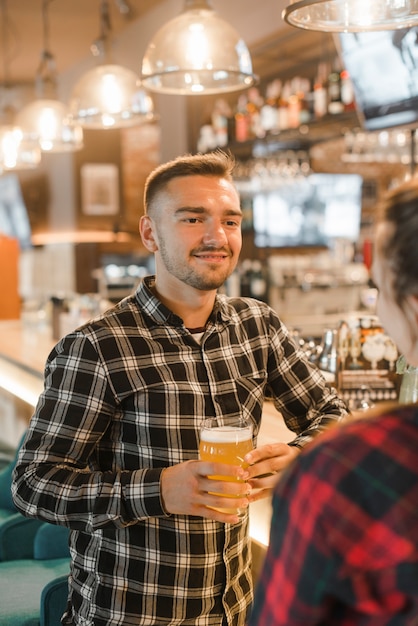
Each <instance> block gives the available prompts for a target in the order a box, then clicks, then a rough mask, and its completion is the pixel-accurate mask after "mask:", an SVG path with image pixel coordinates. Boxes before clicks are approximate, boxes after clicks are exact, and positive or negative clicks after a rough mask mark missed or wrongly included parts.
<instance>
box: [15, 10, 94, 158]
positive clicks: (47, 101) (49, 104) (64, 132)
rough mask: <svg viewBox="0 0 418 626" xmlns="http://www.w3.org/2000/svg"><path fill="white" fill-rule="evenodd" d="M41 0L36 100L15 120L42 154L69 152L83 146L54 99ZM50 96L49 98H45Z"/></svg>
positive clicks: (77, 131)
mask: <svg viewBox="0 0 418 626" xmlns="http://www.w3.org/2000/svg"><path fill="white" fill-rule="evenodd" d="M51 1H52V0H43V4H42V15H43V29H44V49H43V51H42V54H41V63H40V65H39V68H38V71H37V74H36V93H37V95H38V99H36V100H34V101H33V102H31V103H30V104H28V105H26V106H25V107H24V108H23V109H22V110H21V111H20V113H19V114H18V115H17V117H16V121H17V123H18V124H19V126H20V128H21V129H22V131H23V134H24V136H25V137H26V138H27V139H29V140H30V141H36V140H37V141H38V142H39V145H40V147H41V150H42V151H44V152H69V151H70V152H71V151H74V150H80V149H81V148H82V147H83V131H82V128H81V127H80V126H78V125H77V124H75V123H74V121H73V120H72V118H71V116H70V114H69V111H68V109H67V107H66V105H65V104H64V103H62V102H60V101H59V100H58V99H57V98H56V97H55V94H56V68H55V59H54V57H53V55H52V54H51V52H49V49H48V14H47V9H48V5H49V4H50V2H51ZM47 96H50V97H47Z"/></svg>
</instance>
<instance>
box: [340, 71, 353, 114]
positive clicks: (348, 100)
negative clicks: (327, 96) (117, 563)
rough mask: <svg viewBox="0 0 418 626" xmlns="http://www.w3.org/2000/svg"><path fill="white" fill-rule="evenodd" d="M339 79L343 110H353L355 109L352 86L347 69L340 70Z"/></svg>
mask: <svg viewBox="0 0 418 626" xmlns="http://www.w3.org/2000/svg"><path fill="white" fill-rule="evenodd" d="M340 79H341V101H342V103H343V105H344V110H345V111H353V110H354V109H355V106H356V105H355V97H354V87H353V83H352V80H351V77H350V74H349V73H348V72H347V70H342V71H341V74H340Z"/></svg>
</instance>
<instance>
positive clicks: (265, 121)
mask: <svg viewBox="0 0 418 626" xmlns="http://www.w3.org/2000/svg"><path fill="white" fill-rule="evenodd" d="M281 89H282V84H281V81H280V80H279V79H275V80H273V81H272V82H271V83H269V84H268V85H267V87H266V97H265V100H264V103H263V106H262V107H261V111H260V123H261V126H262V128H263V130H264V132H265V133H272V134H275V133H278V132H279V117H278V101H279V97H280V92H281Z"/></svg>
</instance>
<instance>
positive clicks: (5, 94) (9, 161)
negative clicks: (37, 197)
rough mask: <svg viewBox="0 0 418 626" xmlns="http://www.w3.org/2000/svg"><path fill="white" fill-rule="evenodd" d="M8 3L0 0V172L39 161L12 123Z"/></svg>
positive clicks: (13, 96)
mask: <svg viewBox="0 0 418 626" xmlns="http://www.w3.org/2000/svg"><path fill="white" fill-rule="evenodd" d="M7 8H8V7H7V1H6V0H1V14H2V32H1V43H2V52H3V64H4V84H3V85H2V86H1V88H0V102H1V108H0V173H1V172H2V171H5V170H11V169H28V168H34V167H36V166H37V165H38V164H39V162H40V160H41V151H40V149H39V145H38V143H37V141H31V140H28V139H27V138H25V137H24V135H23V132H22V129H21V128H19V127H18V126H17V125H16V123H15V119H14V118H15V108H14V107H15V103H16V94H15V93H14V92H13V91H12V89H11V88H10V80H9V67H8V60H9V52H8V50H9V45H8V44H9V16H8V10H7Z"/></svg>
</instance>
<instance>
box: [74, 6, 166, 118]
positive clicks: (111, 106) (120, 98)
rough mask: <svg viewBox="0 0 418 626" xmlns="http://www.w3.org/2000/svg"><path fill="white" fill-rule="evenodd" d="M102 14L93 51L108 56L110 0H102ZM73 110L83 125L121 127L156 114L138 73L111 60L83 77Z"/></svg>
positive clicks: (78, 84)
mask: <svg viewBox="0 0 418 626" xmlns="http://www.w3.org/2000/svg"><path fill="white" fill-rule="evenodd" d="M100 17H101V35H100V37H99V39H98V40H97V41H95V42H94V43H93V45H92V52H93V55H94V56H96V57H102V58H103V57H104V58H105V59H107V58H109V56H110V52H109V37H110V31H111V28H110V16H109V5H108V2H107V0H102V4H101V13H100ZM70 110H71V114H72V117H73V119H74V121H75V122H77V123H78V124H80V125H81V126H83V128H121V127H124V126H133V125H136V124H141V123H144V122H151V121H152V120H154V119H155V117H156V116H155V113H154V104H153V101H152V99H151V97H150V96H149V95H148V94H147V93H146V92H145V91H144V89H143V88H142V87H141V81H140V79H139V77H138V76H137V75H136V74H135V72H133V71H132V70H129V69H128V68H125V67H123V66H121V65H116V64H112V63H103V64H100V65H98V66H97V67H95V68H93V69H92V70H89V71H88V72H87V73H86V74H84V75H83V76H82V77H81V78H80V80H79V81H78V83H77V84H76V85H75V87H74V89H73V92H72V95H71V99H70Z"/></svg>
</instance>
